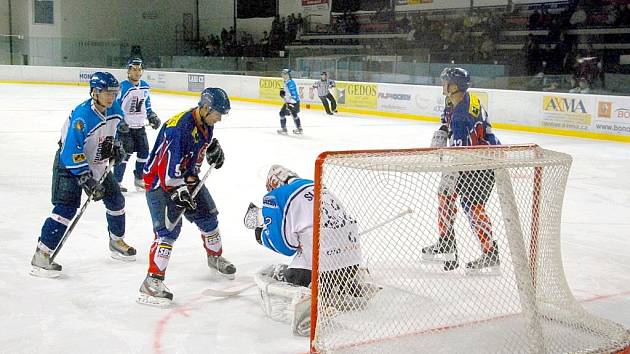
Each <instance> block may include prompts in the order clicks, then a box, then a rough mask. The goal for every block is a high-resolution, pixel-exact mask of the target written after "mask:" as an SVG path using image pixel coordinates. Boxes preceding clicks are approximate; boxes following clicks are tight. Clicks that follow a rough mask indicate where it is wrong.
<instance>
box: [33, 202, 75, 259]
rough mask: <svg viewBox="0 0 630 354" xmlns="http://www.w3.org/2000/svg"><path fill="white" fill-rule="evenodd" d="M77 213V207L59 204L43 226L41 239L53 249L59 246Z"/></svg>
mask: <svg viewBox="0 0 630 354" xmlns="http://www.w3.org/2000/svg"><path fill="white" fill-rule="evenodd" d="M76 213H77V208H73V207H71V206H69V205H63V204H58V205H55V207H54V208H53V211H52V214H51V215H50V216H49V217H48V218H47V219H46V221H45V222H44V225H43V226H42V233H41V236H40V237H39V241H40V242H41V243H42V244H44V245H45V246H46V247H48V248H49V249H51V250H54V249H55V248H57V245H58V244H59V241H60V240H61V237H62V236H63V234H64V233H65V232H66V229H67V228H68V224H70V221H71V220H72V218H73V217H74V215H75V214H76Z"/></svg>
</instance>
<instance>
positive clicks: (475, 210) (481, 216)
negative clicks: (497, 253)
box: [469, 204, 494, 253]
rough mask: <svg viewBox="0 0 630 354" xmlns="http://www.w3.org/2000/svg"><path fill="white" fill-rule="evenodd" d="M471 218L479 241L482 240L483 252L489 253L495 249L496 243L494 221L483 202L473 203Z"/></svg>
mask: <svg viewBox="0 0 630 354" xmlns="http://www.w3.org/2000/svg"><path fill="white" fill-rule="evenodd" d="M469 219H470V224H471V226H472V228H473V229H474V230H475V232H476V233H477V237H478V238H479V242H481V248H482V250H483V253H488V252H490V251H493V250H494V244H493V243H492V223H491V222H490V218H489V217H488V214H486V208H485V207H484V205H483V204H473V205H472V206H471V207H470V211H469Z"/></svg>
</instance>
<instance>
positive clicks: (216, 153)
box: [206, 138, 225, 169]
mask: <svg viewBox="0 0 630 354" xmlns="http://www.w3.org/2000/svg"><path fill="white" fill-rule="evenodd" d="M206 161H208V164H210V165H212V164H214V168H216V169H219V168H221V166H223V162H224V161H225V155H224V154H223V149H222V148H221V144H219V141H218V140H217V139H216V138H214V139H212V142H211V143H210V146H208V149H207V150H206Z"/></svg>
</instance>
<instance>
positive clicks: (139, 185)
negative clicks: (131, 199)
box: [133, 178, 144, 192]
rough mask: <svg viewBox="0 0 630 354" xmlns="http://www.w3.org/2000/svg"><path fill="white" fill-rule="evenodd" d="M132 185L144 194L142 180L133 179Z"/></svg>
mask: <svg viewBox="0 0 630 354" xmlns="http://www.w3.org/2000/svg"><path fill="white" fill-rule="evenodd" d="M133 185H134V186H135V187H136V190H137V191H138V192H144V180H143V179H142V178H134V180H133Z"/></svg>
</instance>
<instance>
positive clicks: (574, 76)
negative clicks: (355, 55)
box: [200, 0, 630, 92]
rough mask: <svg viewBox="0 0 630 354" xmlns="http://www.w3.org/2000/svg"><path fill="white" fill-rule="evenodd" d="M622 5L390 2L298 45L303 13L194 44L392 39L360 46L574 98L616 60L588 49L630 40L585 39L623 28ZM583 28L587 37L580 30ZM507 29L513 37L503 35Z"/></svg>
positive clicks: (629, 23)
mask: <svg viewBox="0 0 630 354" xmlns="http://www.w3.org/2000/svg"><path fill="white" fill-rule="evenodd" d="M627 2H628V1H627V0H568V1H559V2H553V3H540V4H521V5H518V6H516V5H515V4H514V3H513V2H512V1H511V0H508V4H507V6H505V7H500V8H499V7H486V8H473V9H458V10H448V11H446V10H433V11H417V12H396V11H395V10H394V8H392V7H389V5H387V4H390V3H391V2H384V4H386V5H385V6H382V7H380V8H376V9H375V10H373V11H354V10H353V9H350V8H348V9H344V10H343V12H339V13H332V14H331V18H330V24H329V25H328V26H326V27H325V31H326V32H325V34H327V35H329V36H331V38H330V39H326V40H319V41H310V40H308V38H307V40H301V39H302V35H303V34H309V33H307V31H306V30H307V26H306V24H305V21H304V19H303V18H302V14H298V15H297V16H296V15H294V14H291V15H289V16H287V17H286V18H285V17H283V18H280V17H278V16H276V17H275V18H274V20H273V22H272V25H271V28H270V31H269V32H267V31H264V33H263V34H262V36H260V34H257V35H258V36H260V37H259V38H255V37H254V35H252V34H250V33H247V32H243V31H239V32H238V33H237V32H236V31H234V29H233V28H231V27H230V29H223V30H222V31H221V33H220V34H218V35H211V36H209V37H208V38H207V39H206V40H203V41H202V42H201V43H200V46H201V50H202V53H203V54H204V55H206V56H247V57H257V56H262V57H273V56H277V55H278V53H279V52H280V51H282V50H284V48H285V46H286V45H287V44H313V45H322V44H361V43H366V42H361V40H360V38H359V37H360V36H358V37H357V38H358V39H357V40H355V39H353V38H352V36H350V38H348V36H347V35H356V34H380V33H393V34H399V35H401V37H400V38H399V39H396V40H391V41H390V40H388V41H382V40H374V39H372V41H371V42H369V38H367V37H366V38H365V41H367V43H370V44H371V45H372V48H373V49H375V50H376V51H378V52H379V53H378V54H379V55H388V54H394V53H396V52H395V51H396V50H399V49H413V50H417V49H425V50H426V51H427V52H430V53H431V56H432V60H433V61H435V62H455V63H460V64H466V63H475V64H508V65H510V74H511V75H513V76H514V75H516V76H518V75H522V76H528V77H534V78H535V79H534V80H532V81H531V85H532V88H535V89H546V90H555V89H559V88H560V87H561V86H564V87H563V88H564V89H566V87H567V86H569V88H570V89H572V90H574V91H576V92H588V91H589V90H590V89H591V87H592V85H593V84H597V85H598V86H600V87H603V86H604V85H605V81H604V77H603V72H604V71H606V70H607V69H608V68H609V67H610V65H611V62H613V63H614V62H615V61H616V62H618V59H616V60H615V57H614V55H612V56H611V55H609V54H610V52H611V51H608V52H607V53H606V52H605V51H603V50H601V49H600V48H601V46H599V47H598V49H597V50H595V49H593V46H592V43H606V42H614V43H629V42H630V38H628V36H629V35H630V34H625V33H613V34H605V33H604V34H601V33H600V34H591V33H589V32H588V29H592V28H630V3H627ZM353 4H354V3H353ZM379 6H380V5H379ZM318 28H320V27H318ZM583 29H587V31H581V32H580V31H579V30H583ZM576 30H578V31H576ZM507 31H510V32H517V34H513V33H512V34H510V35H507V34H506V32H507ZM629 32H630V31H629ZM319 34H321V32H319ZM335 35H345V36H340V37H338V38H335V37H334V36H335ZM363 37H365V36H363ZM394 46H395V47H394ZM518 48H522V50H520V51H519V50H518ZM624 49H625V48H622V49H620V50H619V51H617V52H615V53H614V54H615V55H616V56H617V58H618V57H619V54H620V53H622V54H625V53H626V52H623V50H624ZM388 51H392V52H391V53H390V52H388ZM611 58H612V60H611ZM520 64H522V65H520ZM559 77H560V78H559ZM561 77H564V78H561ZM568 77H570V79H567V78H568Z"/></svg>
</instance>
